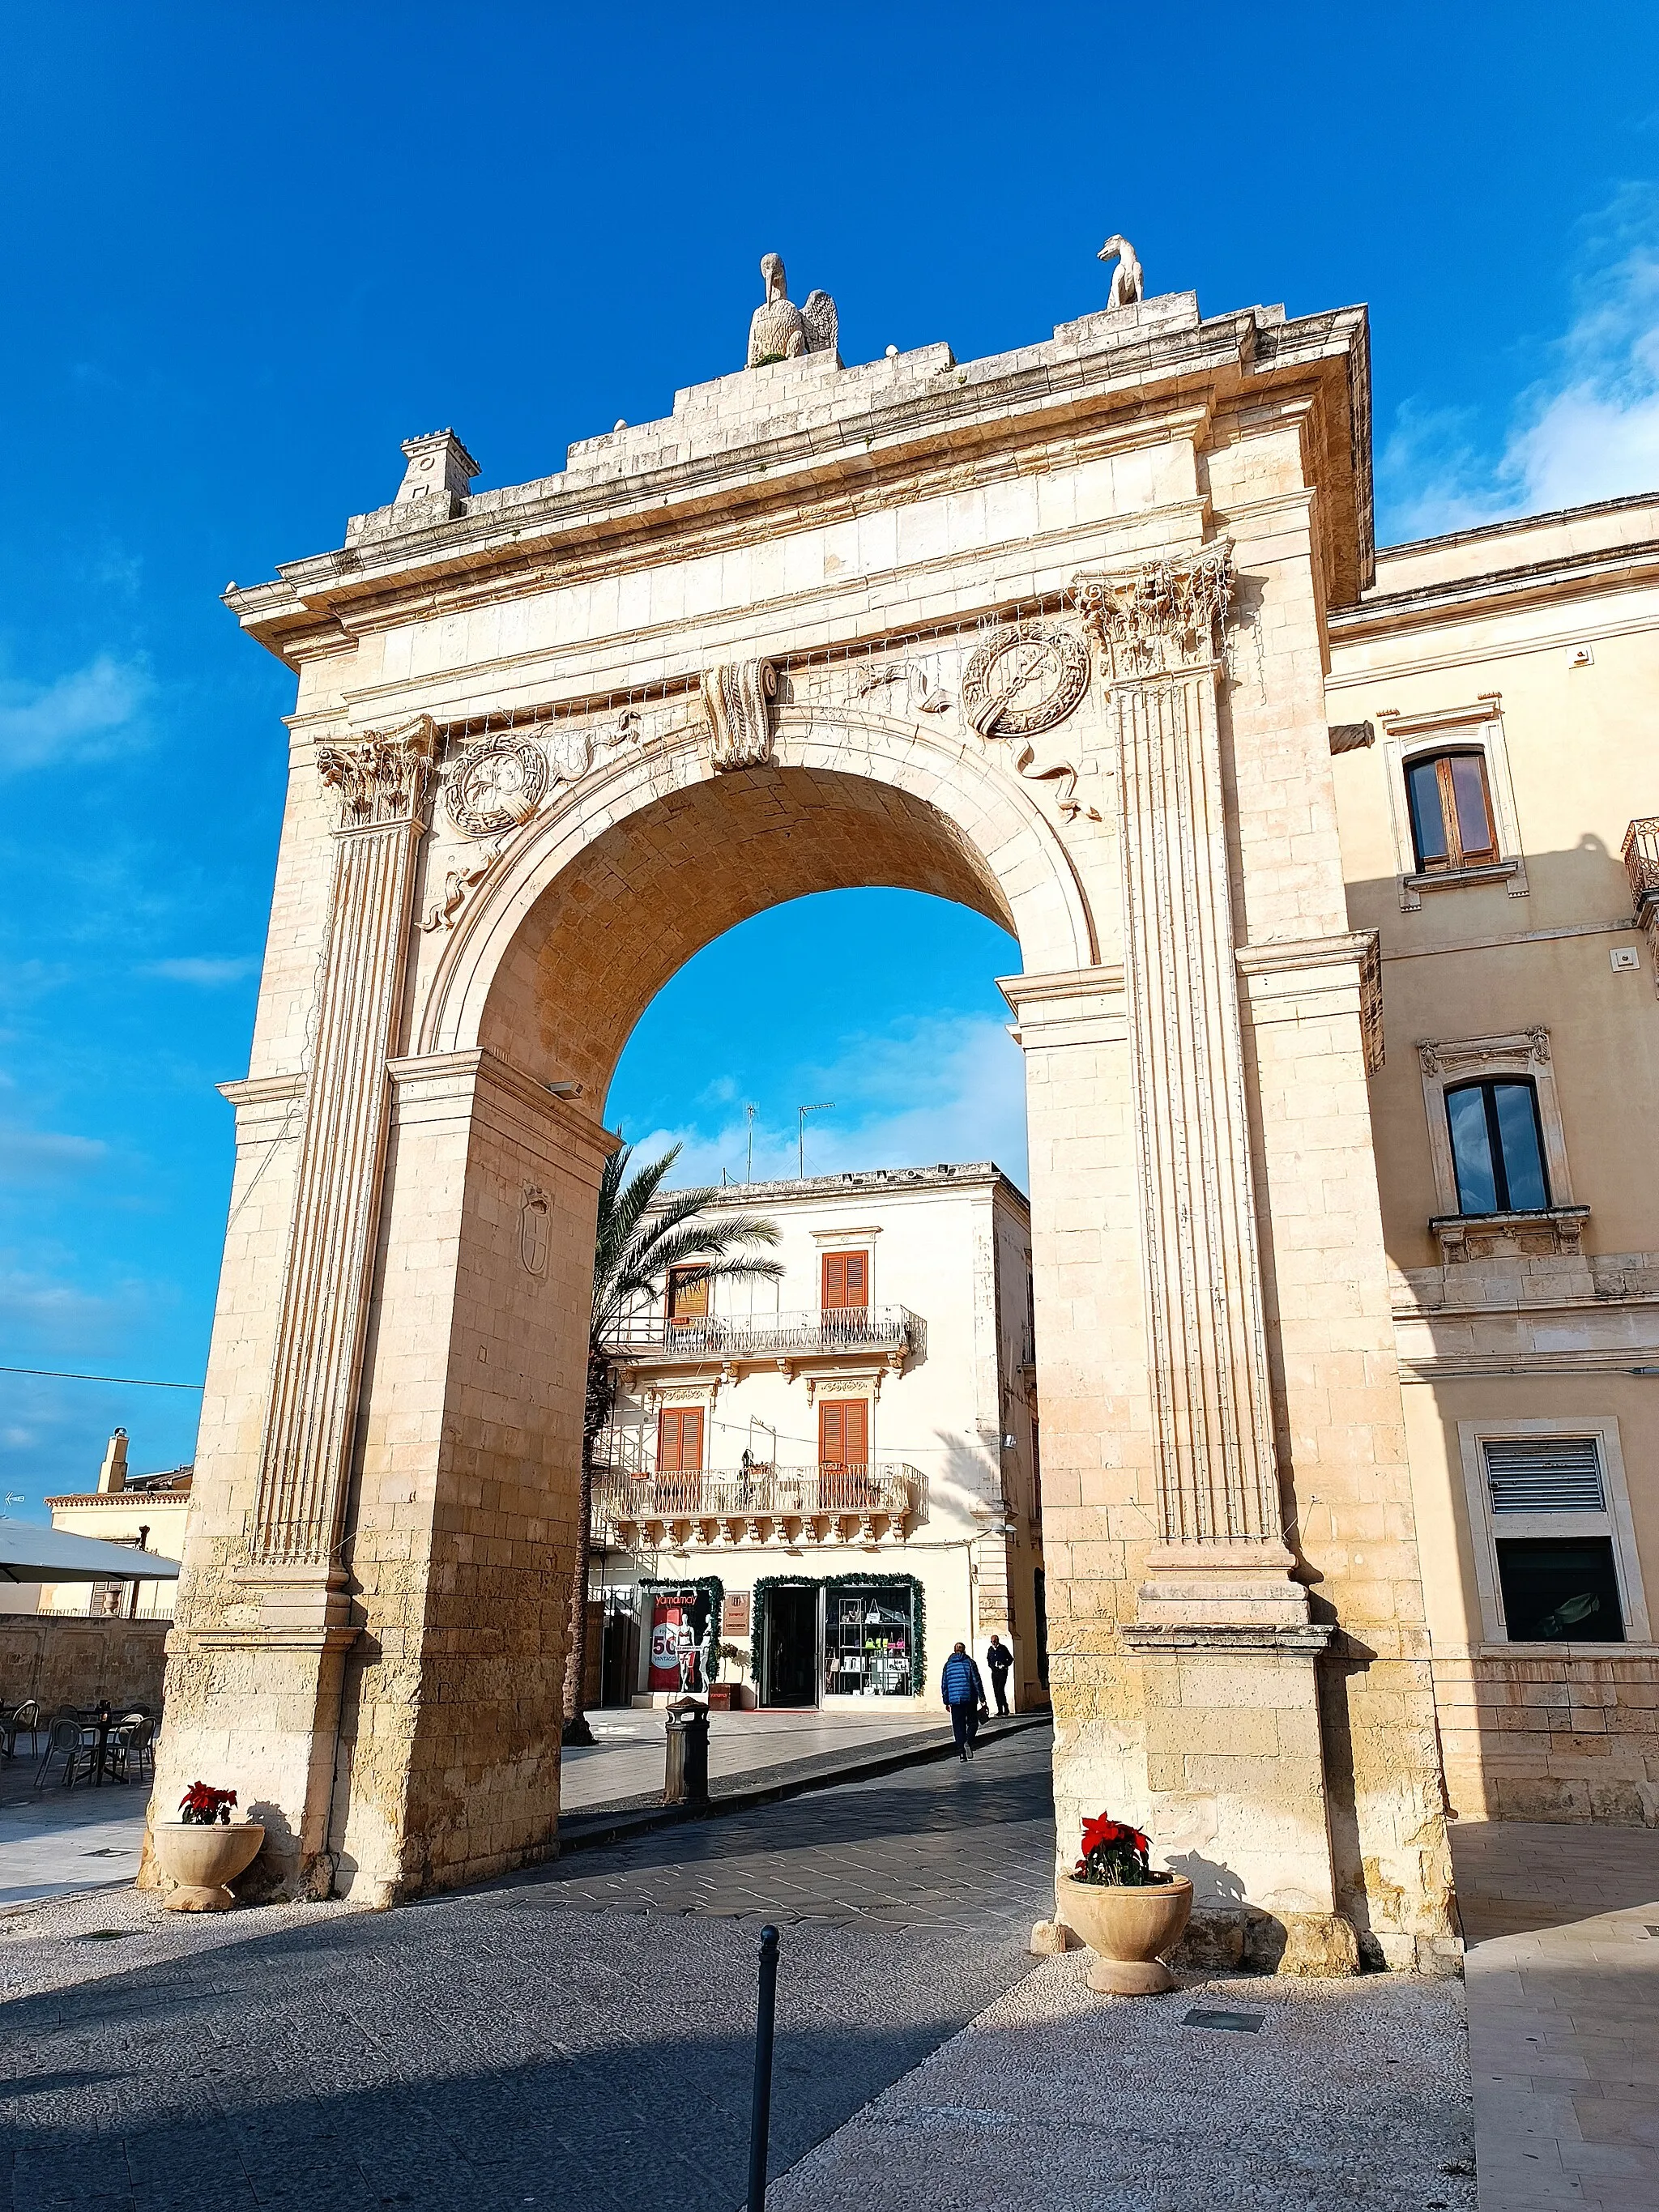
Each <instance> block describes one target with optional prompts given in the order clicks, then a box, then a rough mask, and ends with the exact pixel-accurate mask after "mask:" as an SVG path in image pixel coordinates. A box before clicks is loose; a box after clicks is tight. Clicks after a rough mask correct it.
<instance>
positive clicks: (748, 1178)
mask: <svg viewBox="0 0 1659 2212" xmlns="http://www.w3.org/2000/svg"><path fill="white" fill-rule="evenodd" d="M743 1115H744V1121H747V1122H748V1124H749V1165H748V1168H747V1170H745V1172H744V1178H743V1179H744V1182H753V1181H754V1180H755V1109H754V1108H753V1107H752V1106H745V1107H744V1109H743Z"/></svg>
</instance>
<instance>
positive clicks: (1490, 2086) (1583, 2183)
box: [1451, 1821, 1659, 2212]
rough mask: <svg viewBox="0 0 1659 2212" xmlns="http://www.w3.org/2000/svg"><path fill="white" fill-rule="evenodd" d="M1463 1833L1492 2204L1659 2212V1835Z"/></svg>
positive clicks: (1527, 1824)
mask: <svg viewBox="0 0 1659 2212" xmlns="http://www.w3.org/2000/svg"><path fill="white" fill-rule="evenodd" d="M1451 1837H1452V1856H1453V1860H1454V1863H1455V1866H1456V1869H1457V1896H1458V1904H1459V1906H1460V1908H1461V1910H1462V1915H1463V1929H1464V1936H1465V1939H1466V1941H1467V1942H1468V1947H1469V1948H1468V1960H1467V1973H1468V2001H1469V2069H1470V2073H1471V2075H1472V2077H1473V2081H1474V2124H1475V2142H1476V2147H1477V2155H1478V2159H1479V2163H1480V2212H1563V2208H1567V2207H1571V2208H1575V2212H1659V1833H1656V1832H1655V1831H1654V1830H1652V1829H1650V1828H1607V1827H1586V1826H1576V1825H1575V1826H1567V1825H1565V1824H1563V1825H1559V1826H1558V1825H1553V1824H1547V1823H1544V1822H1534V1821H1524V1822H1522V1821H1490V1822H1475V1821H1458V1822H1456V1823H1455V1824H1454V1826H1453V1827H1452V1831H1451Z"/></svg>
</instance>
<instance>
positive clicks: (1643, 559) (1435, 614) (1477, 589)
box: [1330, 538, 1659, 680]
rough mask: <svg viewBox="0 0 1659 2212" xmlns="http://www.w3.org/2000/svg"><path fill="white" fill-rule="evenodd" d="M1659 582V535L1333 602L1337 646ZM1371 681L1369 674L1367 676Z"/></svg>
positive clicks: (1629, 589)
mask: <svg viewBox="0 0 1659 2212" xmlns="http://www.w3.org/2000/svg"><path fill="white" fill-rule="evenodd" d="M1656 584H1659V538H1652V539H1649V540H1647V541H1645V542H1644V543H1643V544H1638V545H1620V546H1617V547H1613V548H1611V549H1601V550H1596V551H1595V552H1591V553H1584V554H1581V555H1579V556H1576V557H1575V556H1566V557H1565V558H1563V557H1560V556H1556V557H1553V558H1551V559H1548V560H1543V561H1528V562H1525V563H1523V564H1522V565H1521V566H1520V567H1517V568H1498V569H1493V570H1492V572H1491V573H1490V574H1486V575H1484V576H1459V577H1452V578H1449V579H1447V580H1446V581H1445V582H1443V583H1432V584H1419V585H1415V586H1413V587H1412V588H1411V589H1410V590H1409V591H1401V592H1379V593H1378V594H1377V595H1376V597H1375V598H1373V599H1366V600H1364V601H1363V602H1362V603H1361V604H1360V605H1358V606H1345V607H1334V608H1333V609H1332V610H1331V613H1330V631H1331V641H1332V643H1333V644H1334V645H1352V644H1358V643H1361V642H1364V641H1368V640H1370V639H1372V638H1379V637H1386V636H1388V635H1390V634H1391V633H1393V632H1395V631H1398V630H1402V629H1419V628H1425V627H1431V626H1433V625H1435V624H1437V623H1449V622H1455V621H1458V620H1461V619H1462V618H1464V617H1469V616H1481V617H1485V616H1489V615H1492V614H1506V613H1513V612H1518V611H1521V610H1522V609H1524V608H1528V607H1532V606H1536V605H1559V602H1560V601H1561V600H1562V599H1578V598H1583V599H1591V598H1597V597H1600V596H1601V595H1602V594H1604V593H1606V592H1610V591H1611V592H1633V591H1638V590H1641V589H1644V588H1646V587H1650V586H1654V585H1656ZM1368 680H1369V679H1368Z"/></svg>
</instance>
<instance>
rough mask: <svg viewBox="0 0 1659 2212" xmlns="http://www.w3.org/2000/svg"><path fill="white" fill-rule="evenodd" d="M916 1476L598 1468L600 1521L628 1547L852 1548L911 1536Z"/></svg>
mask: <svg viewBox="0 0 1659 2212" xmlns="http://www.w3.org/2000/svg"><path fill="white" fill-rule="evenodd" d="M921 1492H922V1481H921V1474H920V1472H919V1471H918V1470H917V1469H916V1468H914V1467H908V1466H906V1465H905V1464H903V1463H902V1462H899V1461H894V1460H886V1461H881V1462H877V1463H874V1464H872V1465H870V1466H868V1467H751V1468H703V1469H699V1470H696V1471H690V1472H685V1473H671V1474H662V1473H658V1474H645V1475H639V1476H635V1475H629V1474H622V1473H620V1472H618V1471H617V1469H615V1468H607V1469H603V1470H601V1471H600V1472H599V1474H598V1475H597V1476H596V1479H595V1481H594V1486H593V1511H594V1516H595V1519H596V1520H597V1521H598V1522H600V1523H602V1524H603V1525H604V1526H605V1528H607V1529H608V1530H610V1531H611V1534H613V1535H614V1537H615V1538H616V1540H617V1541H619V1542H621V1543H623V1544H627V1543H630V1542H632V1541H635V1540H636V1539H637V1538H640V1537H643V1538H644V1539H645V1540H646V1541H647V1542H648V1543H650V1544H651V1545H653V1547H656V1546H660V1545H661V1544H662V1543H663V1542H664V1541H665V1540H666V1539H667V1538H668V1537H669V1536H672V1537H673V1538H674V1539H675V1541H677V1542H682V1543H683V1542H688V1541H690V1540H691V1539H692V1538H694V1537H695V1538H696V1541H698V1542H700V1543H704V1544H714V1543H719V1542H721V1541H725V1542H726V1543H731V1544H738V1543H769V1542H773V1541H775V1542H778V1543H786V1542H787V1543H795V1542H799V1541H807V1542H809V1543H811V1542H816V1543H828V1542H841V1543H850V1542H852V1541H854V1539H855V1538H859V1537H861V1538H863V1539H864V1540H865V1541H872V1540H873V1541H880V1539H881V1538H882V1537H883V1536H886V1535H897V1536H899V1537H903V1536H906V1535H908V1534H909V1530H910V1526H911V1523H912V1522H913V1521H914V1520H915V1519H916V1518H917V1517H918V1516H919V1514H920V1510H921Z"/></svg>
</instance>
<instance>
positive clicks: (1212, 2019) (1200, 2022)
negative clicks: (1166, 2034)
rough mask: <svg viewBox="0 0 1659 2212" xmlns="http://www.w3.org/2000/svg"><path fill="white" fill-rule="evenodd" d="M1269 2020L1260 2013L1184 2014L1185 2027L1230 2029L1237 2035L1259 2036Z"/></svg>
mask: <svg viewBox="0 0 1659 2212" xmlns="http://www.w3.org/2000/svg"><path fill="white" fill-rule="evenodd" d="M1266 2018H1267V2015H1266V2014H1265V2013H1260V2012H1189V2013H1187V2014H1184V2015H1182V2022H1181V2025H1182V2027H1230V2028H1231V2029H1232V2031H1233V2032H1234V2033H1235V2034H1237V2035H1259V2034H1260V2033H1261V2023H1262V2021H1264V2020H1265V2019H1266Z"/></svg>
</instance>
